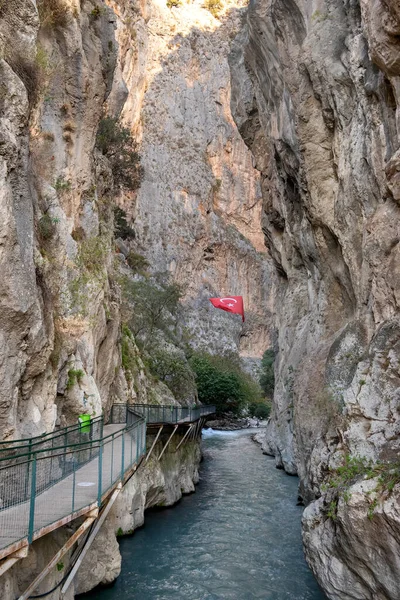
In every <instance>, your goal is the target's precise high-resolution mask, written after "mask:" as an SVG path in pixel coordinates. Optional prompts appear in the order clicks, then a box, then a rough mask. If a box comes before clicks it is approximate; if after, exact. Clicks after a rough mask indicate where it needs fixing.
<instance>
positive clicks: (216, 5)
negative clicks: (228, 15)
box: [204, 0, 222, 18]
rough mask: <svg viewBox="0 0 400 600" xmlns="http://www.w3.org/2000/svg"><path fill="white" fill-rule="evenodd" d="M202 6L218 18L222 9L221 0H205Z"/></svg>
mask: <svg viewBox="0 0 400 600" xmlns="http://www.w3.org/2000/svg"><path fill="white" fill-rule="evenodd" d="M204 8H206V9H207V10H208V11H210V13H211V14H212V16H213V17H215V18H218V16H219V14H220V12H221V10H222V2H221V0H206V1H205V3H204Z"/></svg>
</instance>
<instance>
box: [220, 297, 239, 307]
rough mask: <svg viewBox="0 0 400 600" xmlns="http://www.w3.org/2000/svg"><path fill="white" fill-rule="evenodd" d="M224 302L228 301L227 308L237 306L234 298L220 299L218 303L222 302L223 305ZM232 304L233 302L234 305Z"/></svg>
mask: <svg viewBox="0 0 400 600" xmlns="http://www.w3.org/2000/svg"><path fill="white" fill-rule="evenodd" d="M225 300H228V301H229V304H227V306H228V307H229V308H232V307H233V306H235V304H237V300H235V298H220V301H221V302H223V303H224V304H225ZM232 302H234V303H235V304H232Z"/></svg>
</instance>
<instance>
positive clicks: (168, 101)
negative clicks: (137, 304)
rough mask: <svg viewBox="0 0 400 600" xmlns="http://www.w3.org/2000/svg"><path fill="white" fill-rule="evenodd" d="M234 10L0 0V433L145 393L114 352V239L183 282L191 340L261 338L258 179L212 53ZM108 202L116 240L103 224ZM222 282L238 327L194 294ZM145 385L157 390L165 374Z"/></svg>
mask: <svg viewBox="0 0 400 600" xmlns="http://www.w3.org/2000/svg"><path fill="white" fill-rule="evenodd" d="M51 6H53V8H49V7H51ZM54 6H56V7H57V6H58V7H59V8H58V9H57V10H56V9H55V8H54ZM60 7H61V8H60ZM244 10H245V9H244V8H243V6H242V4H240V3H238V4H233V3H232V4H228V5H226V6H225V7H223V6H222V8H221V11H220V13H221V14H220V15H219V18H216V17H215V16H213V15H212V14H211V12H210V11H209V10H207V9H206V8H205V7H204V6H203V4H202V3H201V2H195V3H193V4H190V5H186V4H182V5H181V6H178V7H176V8H168V7H167V6H166V5H165V4H164V3H163V2H154V1H150V0H149V1H148V2H145V3H140V2H127V1H125V0H120V1H119V2H115V1H112V0H110V1H109V2H107V3H105V2H96V1H95V0H84V1H82V2H80V1H78V0H57V2H55V3H51V2H48V1H47V0H41V1H40V2H39V3H38V4H37V6H36V3H35V2H34V1H33V0H16V1H15V2H14V3H13V6H12V9H11V5H10V4H9V3H4V2H3V3H1V6H0V49H1V63H0V66H1V69H2V84H1V86H2V87H1V90H2V92H1V95H0V96H1V97H0V109H1V135H2V144H1V148H0V158H1V165H2V168H1V177H2V185H1V189H2V192H1V193H2V199H1V208H0V210H1V211H2V214H1V221H2V232H1V235H2V243H1V247H0V261H1V269H2V273H3V277H2V281H1V284H0V285H1V300H0V306H1V308H0V310H1V315H0V316H1V338H0V339H1V345H0V354H1V369H0V383H1V385H0V390H1V391H0V432H1V434H2V437H3V439H12V438H14V439H15V438H18V437H22V436H27V435H36V434H40V433H42V432H44V431H50V430H52V429H53V428H54V426H56V425H60V424H61V425H63V424H65V423H70V422H71V421H73V420H74V419H75V418H76V416H77V415H78V414H79V413H81V412H91V414H100V413H101V411H102V410H103V409H108V408H109V406H110V405H111V403H112V402H113V401H114V400H129V401H134V400H135V399H136V398H137V397H138V396H139V397H141V398H142V400H144V401H146V400H147V393H146V389H147V390H148V389H149V387H151V386H149V385H147V384H146V381H145V377H144V376H143V369H142V365H139V367H138V369H136V375H137V377H138V378H139V381H134V382H133V383H132V378H131V377H128V380H127V378H126V377H125V373H124V369H123V368H122V367H121V331H120V325H121V285H120V280H121V269H122V271H123V273H122V275H124V270H125V274H126V271H127V270H129V267H128V265H127V263H126V257H127V254H129V252H130V251H134V252H137V253H140V254H141V255H144V256H145V257H146V258H147V260H148V261H149V263H150V270H151V272H152V273H156V272H166V273H169V274H170V275H171V276H172V279H173V280H174V281H176V282H178V283H180V284H182V286H183V290H184V294H185V296H184V305H185V319H184V320H185V324H186V326H187V329H188V332H189V337H190V341H191V344H192V345H193V346H194V347H203V348H204V347H206V348H208V349H211V350H213V351H221V350H233V351H238V350H239V351H240V352H241V354H242V355H243V356H244V357H247V358H249V359H254V358H255V359H256V360H259V358H260V356H261V355H262V352H263V351H264V350H265V349H266V347H268V346H269V344H270V338H269V330H270V315H271V310H272V300H271V277H270V274H271V267H270V263H269V261H268V260H267V253H266V249H265V246H264V245H263V240H262V233H261V228H260V223H259V222H260V214H261V202H262V199H261V190H260V183H259V179H260V177H259V173H258V171H257V170H256V169H254V167H253V164H252V161H253V158H252V156H251V153H250V151H249V150H248V148H247V147H246V145H245V144H244V142H243V140H242V139H241V137H240V135H239V133H238V131H237V128H236V126H235V124H234V122H233V120H232V117H231V114H230V109H229V103H230V75H229V66H228V61H227V57H228V54H229V50H230V42H231V40H232V39H233V37H234V36H235V35H236V33H237V31H238V30H239V28H240V23H241V19H242V16H243V11H244ZM105 116H108V117H110V118H111V119H118V118H120V123H122V125H123V126H124V127H126V128H127V130H129V132H130V135H131V136H132V137H131V139H132V140H136V142H137V143H138V144H139V147H138V150H139V153H140V156H141V163H142V166H143V168H144V177H143V181H142V185H141V187H140V189H139V190H137V189H134V188H132V189H129V186H128V187H127V186H125V185H122V184H121V182H120V181H118V180H117V179H116V175H115V170H114V166H115V163H114V164H113V163H112V161H111V160H110V157H109V155H107V148H106V149H104V147H103V149H101V148H100V147H99V144H98V143H97V145H96V134H97V132H98V131H99V126H100V127H101V126H102V124H104V117H105ZM113 133H115V132H113ZM105 145H106V144H105ZM136 187H137V186H136ZM115 206H119V207H121V208H122V209H124V210H125V211H126V213H127V215H128V221H129V222H130V225H131V226H132V227H133V234H132V239H129V240H117V241H116V240H115V239H114V235H113V210H114V207H115ZM133 238H134V239H133ZM132 276H133V275H132ZM226 294H241V295H243V296H244V300H245V309H246V314H247V319H246V325H245V327H244V328H243V329H242V326H241V322H240V319H239V317H236V318H235V317H232V316H231V315H226V314H225V313H223V312H222V311H215V310H214V309H213V308H212V307H211V305H210V303H209V302H208V298H209V297H210V295H211V296H213V295H226ZM250 362H251V361H250ZM74 373H75V374H76V373H78V374H79V376H78V377H76V375H74ZM138 390H141V391H138ZM143 390H144V391H143ZM150 391H151V390H150ZM155 395H156V399H157V397H158V398H162V397H163V396H165V395H167V396H168V392H167V390H166V389H165V386H164V387H163V386H161V387H160V389H159V390H158V394H157V392H155ZM169 396H170V395H169ZM153 401H154V393H153Z"/></svg>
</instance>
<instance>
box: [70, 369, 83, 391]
mask: <svg viewBox="0 0 400 600" xmlns="http://www.w3.org/2000/svg"><path fill="white" fill-rule="evenodd" d="M84 375H85V373H84V371H82V369H70V370H69V371H68V380H67V390H69V389H71V388H72V387H73V386H74V385H75V384H76V383H80V382H81V381H82V378H83V376H84Z"/></svg>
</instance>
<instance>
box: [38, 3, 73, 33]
mask: <svg viewBox="0 0 400 600" xmlns="http://www.w3.org/2000/svg"><path fill="white" fill-rule="evenodd" d="M37 9H38V13H39V19H40V24H41V25H42V27H65V26H66V25H67V24H68V22H69V20H70V19H71V11H70V7H69V6H68V4H67V3H66V2H65V0H38V2H37Z"/></svg>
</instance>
